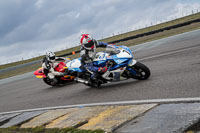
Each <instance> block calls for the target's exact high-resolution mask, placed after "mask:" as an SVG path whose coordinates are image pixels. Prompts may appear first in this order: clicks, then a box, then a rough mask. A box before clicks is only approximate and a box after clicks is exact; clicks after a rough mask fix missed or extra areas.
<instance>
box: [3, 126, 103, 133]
mask: <svg viewBox="0 0 200 133" xmlns="http://www.w3.org/2000/svg"><path fill="white" fill-rule="evenodd" d="M0 133H104V131H103V130H81V129H75V128H62V129H59V128H52V129H46V128H44V127H36V128H19V127H10V128H0Z"/></svg>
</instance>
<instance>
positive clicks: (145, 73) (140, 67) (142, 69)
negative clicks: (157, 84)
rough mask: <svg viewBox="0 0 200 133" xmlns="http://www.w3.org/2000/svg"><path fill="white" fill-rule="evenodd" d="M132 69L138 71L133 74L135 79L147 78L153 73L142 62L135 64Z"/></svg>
mask: <svg viewBox="0 0 200 133" xmlns="http://www.w3.org/2000/svg"><path fill="white" fill-rule="evenodd" d="M132 69H133V70H134V71H135V72H136V74H135V75H133V76H132V78H134V79H138V80H146V79H148V78H149V77H150V75H151V72H150V70H149V68H148V67H147V66H146V65H144V64H142V63H140V62H137V63H136V64H135V65H133V66H132Z"/></svg>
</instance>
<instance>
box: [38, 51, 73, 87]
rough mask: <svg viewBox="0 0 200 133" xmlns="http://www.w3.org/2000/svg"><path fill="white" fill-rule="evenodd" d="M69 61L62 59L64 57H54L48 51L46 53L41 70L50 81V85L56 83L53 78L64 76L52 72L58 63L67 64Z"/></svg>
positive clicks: (52, 53) (53, 54)
mask: <svg viewBox="0 0 200 133" xmlns="http://www.w3.org/2000/svg"><path fill="white" fill-rule="evenodd" d="M67 61H70V59H67V58H64V57H56V56H55V53H54V52H51V51H48V52H47V53H46V56H45V57H44V58H43V60H42V68H43V72H44V74H45V75H46V76H47V77H48V78H49V79H51V80H52V84H56V83H57V82H58V81H57V79H56V78H55V76H64V75H66V73H65V72H64V73H62V72H57V71H55V70H54V68H55V67H56V66H57V65H58V64H59V63H60V62H67Z"/></svg>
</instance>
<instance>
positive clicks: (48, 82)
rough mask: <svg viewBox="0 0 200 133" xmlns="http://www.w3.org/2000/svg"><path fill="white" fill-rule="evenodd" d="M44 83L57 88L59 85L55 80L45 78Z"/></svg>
mask: <svg viewBox="0 0 200 133" xmlns="http://www.w3.org/2000/svg"><path fill="white" fill-rule="evenodd" d="M43 81H44V82H45V83H46V84H48V85H50V86H56V85H57V83H56V82H55V81H54V80H52V79H49V78H43Z"/></svg>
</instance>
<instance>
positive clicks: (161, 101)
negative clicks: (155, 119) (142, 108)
mask: <svg viewBox="0 0 200 133" xmlns="http://www.w3.org/2000/svg"><path fill="white" fill-rule="evenodd" d="M194 102H200V97H197V98H174V99H151V100H136V101H119V102H105V103H91V104H77V105H67V106H56V107H46V108H37V109H27V110H18V111H11V112H2V113H0V115H6V114H13V113H23V112H33V111H44V110H54V109H65V108H83V107H92V106H110V105H134V104H155V103H156V104H169V103H194Z"/></svg>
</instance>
